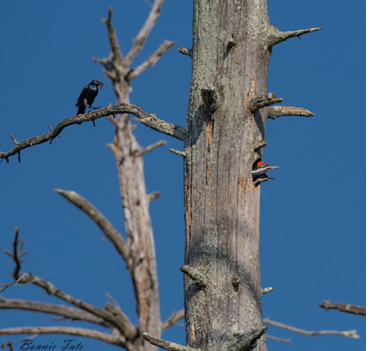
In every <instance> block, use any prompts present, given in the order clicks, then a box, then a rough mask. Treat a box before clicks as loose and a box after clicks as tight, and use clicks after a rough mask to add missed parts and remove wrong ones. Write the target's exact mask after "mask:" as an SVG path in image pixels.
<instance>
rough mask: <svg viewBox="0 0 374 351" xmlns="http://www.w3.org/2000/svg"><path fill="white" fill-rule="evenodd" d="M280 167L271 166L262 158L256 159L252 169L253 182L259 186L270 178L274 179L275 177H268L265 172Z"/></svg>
mask: <svg viewBox="0 0 374 351" xmlns="http://www.w3.org/2000/svg"><path fill="white" fill-rule="evenodd" d="M276 168H279V167H278V166H270V165H269V164H268V163H266V162H262V161H261V160H258V161H256V163H255V164H254V167H253V170H252V178H253V184H254V185H255V186H257V185H258V184H260V183H262V182H267V181H269V180H274V178H270V177H268V176H267V175H266V174H265V173H266V172H269V171H271V170H273V169H276Z"/></svg>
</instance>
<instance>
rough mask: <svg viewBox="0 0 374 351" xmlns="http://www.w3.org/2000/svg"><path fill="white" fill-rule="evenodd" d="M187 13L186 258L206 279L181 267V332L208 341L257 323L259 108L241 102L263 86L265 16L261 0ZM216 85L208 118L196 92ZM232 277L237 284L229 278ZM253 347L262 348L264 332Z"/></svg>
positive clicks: (214, 4) (262, 111)
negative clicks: (202, 283)
mask: <svg viewBox="0 0 374 351" xmlns="http://www.w3.org/2000/svg"><path fill="white" fill-rule="evenodd" d="M193 16H194V18H193V46H192V78H191V90H190V100H189V106H188V115H187V133H186V139H185V153H186V157H185V158H184V188H185V222H186V247H185V261H184V264H185V265H188V266H191V267H193V268H195V269H197V270H198V271H199V272H201V273H202V274H205V275H206V276H209V285H208V288H207V289H205V290H203V291H202V290H199V289H196V287H194V285H195V284H194V282H193V280H192V279H191V278H190V277H188V276H186V275H185V276H184V289H185V311H186V339H187V346H188V347H192V348H194V349H198V348H200V349H208V350H215V349H220V348H222V347H223V346H224V345H225V344H227V343H228V342H229V340H231V338H232V335H238V334H240V335H243V334H245V333H249V332H251V331H252V330H254V329H260V328H262V326H263V323H262V307H261V277H260V256H259V205H260V187H257V188H255V187H254V185H253V181H252V175H251V172H252V165H253V163H254V162H255V161H256V159H258V158H259V157H262V152H263V151H262V149H260V148H257V149H256V148H255V147H254V146H255V145H256V144H258V143H259V142H261V141H263V139H264V134H265V127H266V119H267V110H266V108H259V109H258V110H257V111H255V112H254V113H251V111H250V110H249V109H248V106H247V105H248V102H249V101H250V100H251V99H253V98H255V97H256V96H262V95H266V94H267V85H266V82H267V67H268V63H269V59H270V51H269V49H268V48H267V46H266V45H265V43H266V33H267V29H268V28H269V26H270V24H269V18H268V14H267V4H266V1H265V0H259V1H255V0H250V1H244V0H240V1H226V0H225V1H224V0H216V1H209V2H207V1H206V0H195V1H194V14H193ZM233 38H234V40H235V45H233V46H232V47H230V50H229V52H227V47H228V45H229V43H230V40H231V41H232V40H233ZM212 87H213V88H212ZM217 87H219V90H220V92H221V93H220V100H219V106H217V108H216V106H215V109H212V110H214V111H212V113H211V116H210V118H209V119H207V116H206V113H204V109H202V108H201V106H202V104H203V100H202V96H201V93H202V92H203V94H204V92H206V91H213V90H215V89H216V88H217ZM204 101H205V100H204ZM254 149H256V151H254ZM233 279H239V280H240V284H238V286H236V287H234V286H233V285H232V281H233ZM256 350H261V351H265V350H266V343H265V340H264V337H261V339H260V340H259V341H258V344H257V346H256Z"/></svg>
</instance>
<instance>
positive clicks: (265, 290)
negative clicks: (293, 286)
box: [261, 286, 274, 295]
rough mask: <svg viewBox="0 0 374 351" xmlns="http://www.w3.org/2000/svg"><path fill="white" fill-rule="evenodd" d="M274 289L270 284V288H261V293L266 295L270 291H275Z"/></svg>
mask: <svg viewBox="0 0 374 351" xmlns="http://www.w3.org/2000/svg"><path fill="white" fill-rule="evenodd" d="M273 290H274V288H272V287H270V286H269V287H268V288H264V289H261V293H262V295H265V294H267V293H268V292H270V291H273Z"/></svg>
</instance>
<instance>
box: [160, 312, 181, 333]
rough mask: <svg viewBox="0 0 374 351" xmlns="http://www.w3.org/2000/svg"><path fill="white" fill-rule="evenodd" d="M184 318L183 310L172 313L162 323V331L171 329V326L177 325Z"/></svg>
mask: <svg viewBox="0 0 374 351" xmlns="http://www.w3.org/2000/svg"><path fill="white" fill-rule="evenodd" d="M183 318H184V309H182V310H180V311H178V312H173V314H172V315H171V316H170V317H169V318H168V319H167V320H165V321H163V322H162V327H161V329H162V330H165V329H168V328H170V327H172V326H173V325H175V324H177V323H178V322H179V321H180V320H181V319H183Z"/></svg>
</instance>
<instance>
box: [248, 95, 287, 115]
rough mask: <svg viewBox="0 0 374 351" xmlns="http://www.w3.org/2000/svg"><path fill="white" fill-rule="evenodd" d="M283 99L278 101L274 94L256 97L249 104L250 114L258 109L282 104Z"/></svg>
mask: <svg viewBox="0 0 374 351" xmlns="http://www.w3.org/2000/svg"><path fill="white" fill-rule="evenodd" d="M282 101H283V99H280V98H279V99H278V97H277V95H275V94H274V93H269V94H267V95H261V96H256V97H254V98H253V99H251V101H250V102H249V110H250V111H251V113H255V112H256V111H257V110H259V109H260V108H263V107H266V106H269V105H273V104H277V103H280V102H282Z"/></svg>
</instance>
